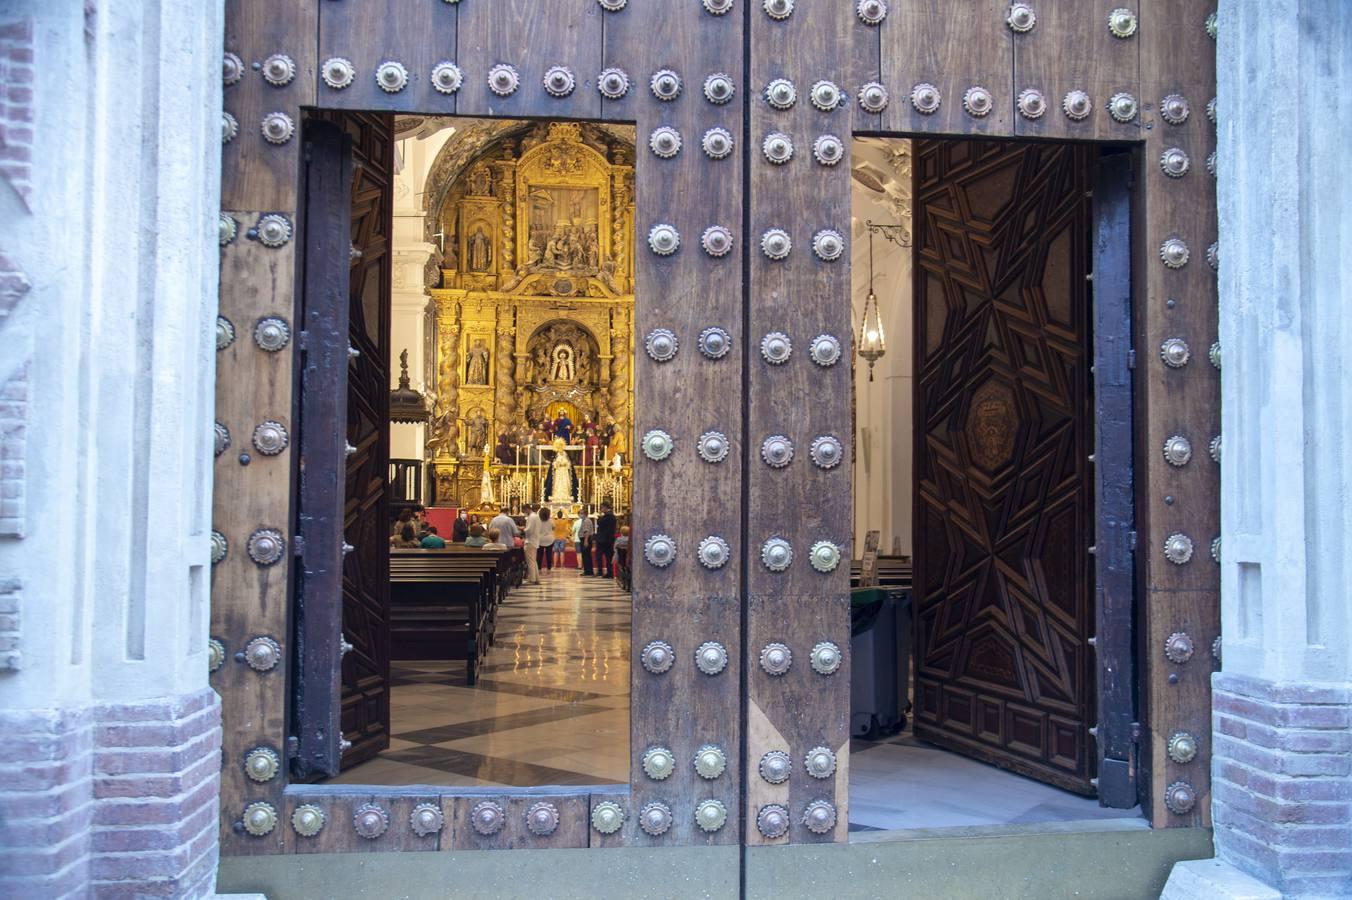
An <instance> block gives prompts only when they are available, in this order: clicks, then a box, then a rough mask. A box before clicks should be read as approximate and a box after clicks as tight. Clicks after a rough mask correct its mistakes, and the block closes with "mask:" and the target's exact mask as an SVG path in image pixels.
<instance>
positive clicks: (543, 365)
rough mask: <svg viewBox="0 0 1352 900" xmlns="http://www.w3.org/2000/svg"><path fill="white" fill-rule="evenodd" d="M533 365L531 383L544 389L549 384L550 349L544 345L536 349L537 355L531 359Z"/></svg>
mask: <svg viewBox="0 0 1352 900" xmlns="http://www.w3.org/2000/svg"><path fill="white" fill-rule="evenodd" d="M531 364H532V368H533V369H534V371H533V372H532V373H531V382H532V383H533V384H535V385H537V386H539V387H544V386H545V385H546V384H548V383H549V349H548V348H547V347H544V346H543V345H541V346H538V347H536V348H535V353H534V354H533V355H532V357H531Z"/></svg>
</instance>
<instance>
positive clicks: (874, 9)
mask: <svg viewBox="0 0 1352 900" xmlns="http://www.w3.org/2000/svg"><path fill="white" fill-rule="evenodd" d="M854 11H855V14H856V15H858V16H859V20H860V21H861V22H863V23H864V24H865V25H880V24H882V21H883V19H886V18H887V0H859V4H858V5H857V6H855V8H854Z"/></svg>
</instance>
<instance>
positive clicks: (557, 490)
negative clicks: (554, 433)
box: [549, 438, 573, 503]
mask: <svg viewBox="0 0 1352 900" xmlns="http://www.w3.org/2000/svg"><path fill="white" fill-rule="evenodd" d="M550 478H551V480H552V481H553V484H552V485H551V488H550V491H549V502H550V503H572V502H573V464H572V462H571V461H569V459H568V453H567V451H565V450H564V449H563V439H562V438H556V439H555V440H554V462H553V463H552V464H551V465H550Z"/></svg>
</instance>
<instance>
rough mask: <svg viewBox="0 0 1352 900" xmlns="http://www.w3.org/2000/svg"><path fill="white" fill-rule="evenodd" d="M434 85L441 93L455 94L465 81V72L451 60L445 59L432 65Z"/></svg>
mask: <svg viewBox="0 0 1352 900" xmlns="http://www.w3.org/2000/svg"><path fill="white" fill-rule="evenodd" d="M431 78H432V87H433V88H435V89H436V91H437V93H440V94H454V93H455V92H456V91H458V90H460V85H462V84H464V83H465V73H464V72H461V71H460V67H459V66H457V65H456V64H455V63H453V62H451V61H450V60H443V61H442V62H439V63H437V64H436V65H435V66H433V67H432V75H431Z"/></svg>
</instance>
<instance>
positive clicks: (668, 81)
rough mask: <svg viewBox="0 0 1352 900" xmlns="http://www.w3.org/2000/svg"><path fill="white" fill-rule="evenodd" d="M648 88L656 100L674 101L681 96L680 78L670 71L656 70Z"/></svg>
mask: <svg viewBox="0 0 1352 900" xmlns="http://www.w3.org/2000/svg"><path fill="white" fill-rule="evenodd" d="M648 86H649V87H650V88H651V89H652V92H653V96H654V97H656V98H657V99H658V100H664V101H667V100H675V99H676V98H677V97H679V96H680V95H681V76H680V75H677V74H676V73H675V72H674V71H672V70H671V69H658V70H657V71H656V72H654V73H653V77H652V80H651V81H650V82H648Z"/></svg>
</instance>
